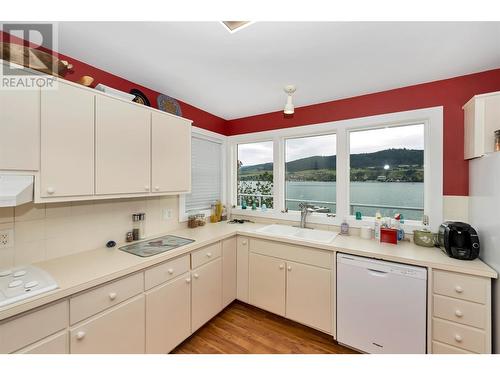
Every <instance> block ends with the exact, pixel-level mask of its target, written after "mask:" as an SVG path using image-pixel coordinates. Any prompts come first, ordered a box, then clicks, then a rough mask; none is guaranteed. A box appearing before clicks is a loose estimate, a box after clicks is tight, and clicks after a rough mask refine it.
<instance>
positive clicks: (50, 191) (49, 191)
mask: <svg viewBox="0 0 500 375" xmlns="http://www.w3.org/2000/svg"><path fill="white" fill-rule="evenodd" d="M55 192H56V191H55V189H54V188H53V187H48V188H47V193H48V194H54V193H55Z"/></svg>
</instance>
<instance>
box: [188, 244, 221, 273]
mask: <svg viewBox="0 0 500 375" xmlns="http://www.w3.org/2000/svg"><path fill="white" fill-rule="evenodd" d="M221 255H222V246H221V243H220V242H217V243H214V244H212V245H208V246H205V247H203V248H201V249H199V250H196V251H193V252H192V253H191V267H192V268H193V269H195V268H196V267H199V266H201V265H203V264H205V263H207V262H210V261H211V260H212V259H215V258H219V257H220V256H221Z"/></svg>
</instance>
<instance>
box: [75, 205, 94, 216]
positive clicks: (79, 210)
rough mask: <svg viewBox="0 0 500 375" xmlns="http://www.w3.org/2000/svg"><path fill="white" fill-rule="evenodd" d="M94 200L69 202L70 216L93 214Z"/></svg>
mask: <svg viewBox="0 0 500 375" xmlns="http://www.w3.org/2000/svg"><path fill="white" fill-rule="evenodd" d="M94 208H95V207H94V201H83V202H71V216H84V215H92V214H95V210H94Z"/></svg>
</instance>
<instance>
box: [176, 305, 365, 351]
mask: <svg viewBox="0 0 500 375" xmlns="http://www.w3.org/2000/svg"><path fill="white" fill-rule="evenodd" d="M172 353H173V354H249V353H252V354H278V353H280V354H327V353H332V354H352V353H356V352H355V351H353V350H351V349H348V348H346V347H343V346H341V345H338V344H337V343H336V342H335V341H334V340H333V338H332V337H331V336H329V335H327V334H324V333H321V332H318V331H316V330H314V329H312V328H309V327H306V326H303V325H302V324H299V323H295V322H292V321H291V320H288V319H285V318H282V317H280V316H277V315H274V314H272V313H269V312H267V311H264V310H261V309H258V308H256V307H253V306H250V305H247V304H244V303H242V302H239V301H235V302H233V303H232V304H231V305H229V306H228V307H226V309H224V310H223V311H222V312H221V313H219V314H218V315H217V316H216V317H214V318H213V319H212V320H210V321H209V322H208V323H207V324H205V325H204V326H203V327H202V328H200V329H199V330H198V331H196V332H195V333H194V334H193V335H192V336H191V337H189V338H188V339H187V340H186V341H184V342H183V343H182V344H180V345H179V346H178V347H177V348H175V349H174V350H173V351H172Z"/></svg>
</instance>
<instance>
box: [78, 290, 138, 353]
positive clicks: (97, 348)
mask: <svg viewBox="0 0 500 375" xmlns="http://www.w3.org/2000/svg"><path fill="white" fill-rule="evenodd" d="M144 343H145V314H144V296H142V295H141V296H139V297H136V298H133V299H130V300H129V301H127V302H124V303H122V304H120V305H117V306H115V307H113V308H111V309H109V310H107V311H105V312H104V313H102V314H99V315H96V316H95V317H93V318H90V319H89V320H87V321H85V322H84V323H82V324H80V325H77V326H75V327H74V328H71V330H70V348H71V353H76V354H141V353H142V354H143V353H144Z"/></svg>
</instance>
